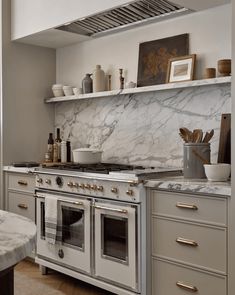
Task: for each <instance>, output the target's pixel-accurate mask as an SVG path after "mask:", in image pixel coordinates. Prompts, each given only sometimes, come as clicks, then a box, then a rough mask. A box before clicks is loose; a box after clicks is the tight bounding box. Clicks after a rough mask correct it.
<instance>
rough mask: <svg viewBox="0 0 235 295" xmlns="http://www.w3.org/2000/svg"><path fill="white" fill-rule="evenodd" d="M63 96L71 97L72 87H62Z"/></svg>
mask: <svg viewBox="0 0 235 295" xmlns="http://www.w3.org/2000/svg"><path fill="white" fill-rule="evenodd" d="M63 90H64V94H65V96H71V95H73V87H72V86H67V85H66V86H63Z"/></svg>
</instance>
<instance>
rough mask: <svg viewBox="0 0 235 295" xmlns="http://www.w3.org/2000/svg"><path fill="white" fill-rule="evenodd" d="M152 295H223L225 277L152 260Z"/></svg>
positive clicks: (224, 292) (224, 291)
mask: <svg viewBox="0 0 235 295" xmlns="http://www.w3.org/2000/svg"><path fill="white" fill-rule="evenodd" d="M152 277H153V280H152V294H154V295H168V294H169V295H171V294H172V295H186V294H191V293H195V294H200V295H225V294H226V293H227V292H226V277H224V276H220V275H216V274H212V273H210V272H203V271H201V270H199V269H196V268H189V267H185V266H182V265H180V264H174V263H172V262H166V261H164V260H158V259H156V258H153V259H152Z"/></svg>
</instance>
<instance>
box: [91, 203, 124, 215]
mask: <svg viewBox="0 0 235 295" xmlns="http://www.w3.org/2000/svg"><path fill="white" fill-rule="evenodd" d="M94 208H95V209H101V210H107V211H112V212H117V213H123V214H127V213H128V211H127V210H126V209H118V208H110V207H105V206H98V205H95V206H94Z"/></svg>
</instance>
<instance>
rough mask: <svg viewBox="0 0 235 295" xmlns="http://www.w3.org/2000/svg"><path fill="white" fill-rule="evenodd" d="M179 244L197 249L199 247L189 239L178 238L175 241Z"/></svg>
mask: <svg viewBox="0 0 235 295" xmlns="http://www.w3.org/2000/svg"><path fill="white" fill-rule="evenodd" d="M175 241H176V242H177V243H179V244H183V245H186V246H193V247H197V246H198V243H197V242H196V241H194V240H188V239H184V238H180V237H179V238H177V239H176V240H175Z"/></svg>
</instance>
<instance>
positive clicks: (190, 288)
mask: <svg viewBox="0 0 235 295" xmlns="http://www.w3.org/2000/svg"><path fill="white" fill-rule="evenodd" d="M176 285H177V286H178V287H179V288H181V289H184V290H187V291H190V292H193V293H196V292H197V291H198V288H197V287H195V286H190V285H187V284H185V283H183V282H179V281H178V282H176Z"/></svg>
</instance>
